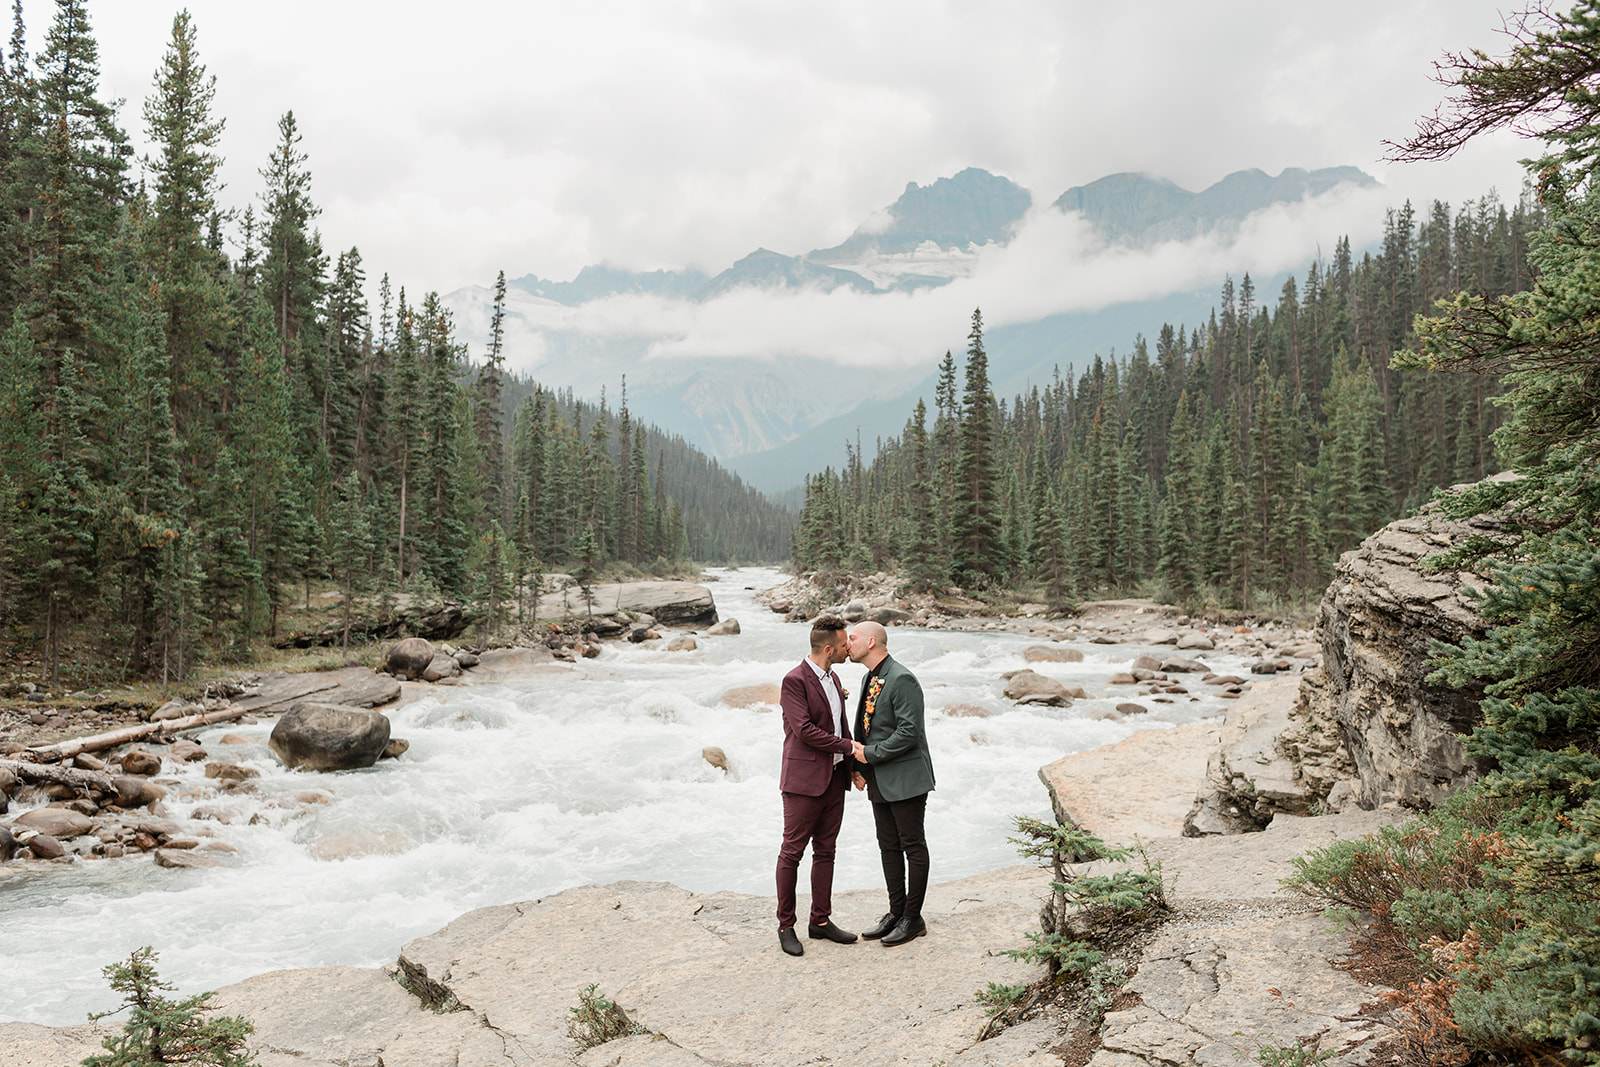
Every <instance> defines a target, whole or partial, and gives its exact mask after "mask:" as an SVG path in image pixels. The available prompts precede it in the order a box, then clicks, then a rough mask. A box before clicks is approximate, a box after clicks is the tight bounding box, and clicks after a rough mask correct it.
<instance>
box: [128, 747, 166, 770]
mask: <svg viewBox="0 0 1600 1067" xmlns="http://www.w3.org/2000/svg"><path fill="white" fill-rule="evenodd" d="M122 773H123V774H141V775H143V774H160V773H161V757H160V756H158V755H156V754H155V753H154V752H146V751H145V750H144V749H142V748H136V749H134V750H133V751H132V752H124V753H123V754H122Z"/></svg>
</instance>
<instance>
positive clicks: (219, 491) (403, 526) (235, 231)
mask: <svg viewBox="0 0 1600 1067" xmlns="http://www.w3.org/2000/svg"><path fill="white" fill-rule="evenodd" d="M0 52H3V54H0V201H3V210H0V450H3V455H4V462H3V463H0V634H3V635H4V636H5V638H6V639H8V640H11V641H17V642H21V643H23V644H33V643H37V645H38V646H39V647H40V648H41V649H42V650H43V653H44V655H43V660H44V663H45V673H46V674H47V675H48V676H50V677H52V678H54V677H55V676H56V675H57V674H58V673H59V666H60V662H61V659H62V649H63V644H64V643H65V642H73V643H74V644H75V647H76V648H77V650H78V651H77V652H76V653H75V654H76V655H82V656H85V657H87V658H90V659H93V660H95V661H97V662H98V663H99V664H100V665H101V666H102V667H109V668H111V669H112V671H113V672H114V673H117V674H121V675H123V676H126V677H140V676H145V677H149V676H156V677H160V678H163V679H167V680H171V679H175V678H182V677H184V676H185V675H186V674H187V673H188V672H189V671H190V669H191V668H192V666H193V665H194V664H195V662H196V661H197V660H198V659H200V658H204V657H206V656H213V657H223V658H227V657H231V656H237V655H243V654H245V652H246V650H248V648H249V646H250V642H251V641H252V640H253V639H255V638H258V637H261V636H263V635H268V634H271V633H272V632H274V631H275V629H276V626H277V620H278V613H279V610H280V608H281V607H282V606H283V605H284V604H285V603H286V602H287V600H288V597H289V595H290V591H291V590H293V589H296V588H305V587H308V586H309V585H310V584H311V583H312V582H314V581H317V582H328V581H333V582H336V583H337V584H338V585H340V586H341V587H342V588H343V589H344V590H345V592H346V593H347V595H348V597H349V598H352V599H353V598H355V597H358V596H380V595H387V594H390V593H393V592H395V591H398V590H401V589H409V590H412V591H417V590H426V591H428V592H430V593H442V594H444V595H448V596H452V597H473V598H475V599H478V600H479V601H480V602H482V603H485V604H493V603H497V602H498V598H500V597H502V596H509V595H510V594H511V592H512V590H511V589H510V587H509V584H508V583H511V582H512V581H514V580H515V577H516V576H522V575H526V574H528V573H530V572H535V573H536V572H538V571H540V570H548V569H551V568H556V567H561V568H568V567H570V568H578V567H580V566H582V567H586V568H589V569H591V570H593V569H595V568H599V567H604V566H605V565H607V564H608V563H612V562H619V561H620V562H627V563H632V564H637V565H642V566H645V567H650V566H654V565H655V562H656V561H657V560H658V559H659V560H661V561H663V562H664V563H670V562H672V561H676V560H682V559H686V558H688V557H689V556H690V555H691V554H692V555H694V556H696V557H698V558H702V559H708V560H723V559H776V558H781V557H783V556H784V555H785V554H786V550H787V536H788V526H789V523H790V519H789V517H788V516H786V515H785V514H784V513H783V512H782V511H781V510H780V509H778V508H776V507H774V506H772V505H770V504H768V503H767V502H766V501H764V500H761V499H760V498H758V497H757V496H756V495H755V494H753V493H752V492H751V491H750V490H749V489H747V488H746V487H744V486H743V485H742V484H741V483H740V482H739V481H738V479H736V478H733V477H732V476H731V475H730V474H728V472H726V471H724V470H722V469H721V468H720V467H718V466H717V465H716V464H715V463H714V462H712V461H710V460H708V459H707V458H706V457H704V456H701V455H699V454H698V453H696V452H694V451H693V449H691V448H689V447H688V446H687V445H685V444H684V443H683V441H682V440H681V439H677V438H672V437H668V436H666V435H663V434H662V433H660V432H659V431H658V430H656V429H655V428H654V427H648V426H640V425H638V424H637V423H634V422H633V421H632V420H631V419H630V418H629V415H628V411H627V406H626V403H622V404H620V405H619V406H618V408H617V410H616V411H614V412H613V411H611V410H608V409H607V408H606V407H605V405H604V404H603V403H602V404H601V405H599V406H598V407H597V406H593V405H585V404H583V403H581V402H578V401H576V400H574V399H573V398H572V397H570V396H566V397H555V396H552V395H551V394H550V393H548V392H545V391H542V390H539V389H538V388H537V386H536V385H535V384H534V383H532V382H530V381H527V380H524V379H520V378H516V377H508V376H507V374H506V372H505V369H504V357H505V353H504V350H503V346H502V337H503V334H502V332H501V330H500V328H499V327H500V324H501V322H502V311H503V298H504V290H505V283H504V277H503V276H502V278H501V279H500V282H499V284H498V286H497V301H496V320H495V329H494V331H493V337H492V340H491V343H490V345H489V348H488V351H487V352H486V353H485V356H484V360H483V362H482V363H481V364H480V365H478V366H472V365H470V364H469V363H468V362H467V360H466V352H465V346H464V345H462V344H461V343H459V341H458V340H457V339H456V337H455V334H454V330H453V325H452V322H451V318H450V315H449V313H448V312H447V311H446V310H445V309H444V307H443V305H442V304H441V302H440V299H439V297H438V295H437V294H435V293H428V294H426V295H424V296H422V297H421V298H420V299H417V298H415V297H414V296H410V295H408V294H407V293H406V291H405V289H404V288H398V287H395V286H392V285H391V283H390V281H389V278H388V276H387V275H384V276H383V278H382V281H381V283H380V285H379V286H378V291H379V293H380V299H379V306H378V307H377V308H375V309H374V308H369V306H368V303H367V299H366V296H365V295H364V294H365V290H366V286H367V273H366V267H365V265H364V263H363V261H362V257H361V254H360V252H359V251H358V250H357V249H355V248H351V249H348V250H345V251H340V252H338V253H336V254H330V253H329V252H328V251H327V250H326V249H325V248H324V244H323V237H322V234H321V233H320V231H319V230H318V229H317V228H316V220H317V216H318V208H317V205H316V202H315V200H314V198H313V196H312V177H311V171H310V169H309V165H308V160H307V157H306V155H305V153H304V152H303V151H302V150H301V147H300V128H299V124H298V121H297V119H296V117H295V115H294V113H293V112H286V113H285V114H284V115H283V116H282V118H281V119H280V120H279V124H278V140H277V145H276V147H275V148H274V150H273V151H272V153H271V155H270V156H269V158H268V159H267V160H266V161H265V165H264V166H263V167H262V169H261V171H260V176H261V187H260V190H259V196H258V198H257V199H256V201H255V202H254V203H251V204H249V205H248V206H246V207H245V208H244V209H243V211H242V212H235V211H232V210H230V209H228V208H226V207H225V206H223V205H222V204H221V203H220V202H219V200H218V190H219V184H218V180H217V174H218V169H219V167H220V165H221V163H222V160H221V157H220V155H219V154H218V151H217V149H218V145H219V143H220V138H221V134H222V132H223V128H224V119H223V117H222V116H221V115H219V114H217V113H216V110H215V107H214V103H215V79H214V77H212V76H211V75H209V74H207V72H206V68H205V66H204V64H203V63H202V62H201V60H200V52H199V47H198V33H197V30H196V27H195V25H194V23H193V22H192V20H191V19H190V17H189V15H188V13H187V12H182V13H180V14H178V15H177V16H176V17H175V18H174V19H173V22H172V32H171V38H170V40H169V42H168V45H167V49H166V53H165V55H164V57H163V58H162V61H161V64H160V66H159V68H158V69H157V70H156V73H155V78H154V84H153V87H152V89H151V92H150V95H149V97H148V99H147V100H146V101H145V103H144V107H143V111H142V118H143V121H144V123H145V127H146V130H147V132H148V137H149V140H150V142H151V143H152V144H153V145H154V146H155V147H154V151H153V155H152V157H151V158H148V159H145V160H143V161H141V166H140V167H139V168H137V173H138V177H137V180H136V177H135V176H136V168H135V166H134V161H133V159H132V148H131V146H130V144H129V141H128V137H127V135H126V133H125V132H124V131H123V129H122V128H121V127H120V126H119V125H118V123H117V116H116V111H115V109H114V108H113V106H112V105H111V104H110V103H108V102H106V101H105V100H103V99H102V97H101V90H100V84H99V64H98V49H97V46H96V42H95V38H94V35H93V33H92V30H91V25H90V21H89V17H88V13H87V7H86V3H85V0H55V4H54V18H53V22H52V24H51V26H50V29H49V32H48V34H47V35H46V37H45V41H44V47H43V50H42V51H41V52H40V54H39V55H38V56H36V57H30V56H28V55H27V54H26V35H25V33H24V26H23V21H22V10H21V5H20V4H18V5H15V11H14V27H13V32H12V35H11V40H10V43H9V46H7V47H5V48H3V49H0ZM230 244H232V245H233V246H235V247H236V248H237V249H238V251H237V254H236V255H230V254H229V253H228V251H226V249H227V248H228V247H229V246H230ZM86 643H87V645H88V646H90V647H88V649H87V651H85V645H86Z"/></svg>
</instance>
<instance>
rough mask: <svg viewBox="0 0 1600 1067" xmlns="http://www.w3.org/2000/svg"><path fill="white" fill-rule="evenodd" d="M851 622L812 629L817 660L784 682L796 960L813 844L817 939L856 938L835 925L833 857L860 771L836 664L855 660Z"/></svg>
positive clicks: (784, 907) (784, 867) (788, 895)
mask: <svg viewBox="0 0 1600 1067" xmlns="http://www.w3.org/2000/svg"><path fill="white" fill-rule="evenodd" d="M847 643H848V641H847V638H846V635H845V621H844V620H843V619H841V618H839V616H837V615H823V616H820V617H818V618H817V619H816V620H814V621H813V622H812V623H811V654H810V655H809V656H807V657H806V658H805V659H803V660H801V661H800V663H799V665H798V666H796V667H795V669H794V670H792V671H790V672H789V673H788V674H786V675H784V678H783V697H782V700H781V702H780V703H781V705H782V707H783V773H782V774H781V775H780V776H779V778H778V788H779V789H780V790H782V792H783V848H782V849H781V850H780V851H779V852H778V944H780V945H782V946H783V951H785V952H787V953H788V954H789V955H791V956H800V955H804V953H805V948H804V947H803V946H802V945H801V944H800V938H799V936H798V935H796V934H795V932H794V924H795V918H796V916H795V882H796V880H797V878H798V872H799V869H800V857H801V855H802V854H804V852H805V850H806V844H807V842H809V843H810V845H811V922H810V926H809V928H808V931H807V932H808V933H809V934H810V936H811V937H813V938H827V939H828V940H829V941H837V942H838V943H839V944H841V945H848V944H850V943H851V942H852V941H854V940H855V939H856V935H855V934H848V933H845V932H844V931H843V930H841V929H839V928H838V927H837V926H835V925H834V924H833V922H832V921H831V919H830V918H829V916H830V915H831V914H832V911H833V856H834V846H835V844H836V843H837V841H838V839H839V825H840V824H841V823H842V822H843V821H844V797H845V792H846V791H847V790H848V789H849V787H850V774H851V772H852V771H853V770H855V761H854V760H853V759H851V755H850V754H851V752H852V751H853V750H854V746H853V745H852V744H851V741H850V730H849V727H848V726H847V724H846V721H845V711H844V706H845V693H844V685H843V683H841V682H840V681H839V676H838V675H837V674H834V673H833V665H834V664H836V663H843V662H844V661H845V660H846V659H848V658H849V651H848V649H847V647H846V646H847Z"/></svg>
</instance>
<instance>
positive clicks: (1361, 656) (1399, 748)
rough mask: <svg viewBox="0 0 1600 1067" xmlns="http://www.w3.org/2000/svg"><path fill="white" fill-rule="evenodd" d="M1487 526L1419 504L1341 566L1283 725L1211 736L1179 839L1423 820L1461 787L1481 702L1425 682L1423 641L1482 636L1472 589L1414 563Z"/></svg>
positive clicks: (1429, 650) (1457, 576) (1462, 579)
mask: <svg viewBox="0 0 1600 1067" xmlns="http://www.w3.org/2000/svg"><path fill="white" fill-rule="evenodd" d="M1497 477H1505V476H1497ZM1499 526H1500V523H1499V520H1498V519H1497V518H1496V517H1494V516H1491V515H1479V516H1475V517H1473V518H1471V519H1467V520H1464V521H1456V520H1453V519H1448V518H1446V517H1445V516H1444V515H1442V514H1441V513H1440V512H1439V510H1438V509H1437V508H1436V507H1434V506H1432V505H1429V506H1427V507H1425V508H1424V509H1423V510H1422V512H1421V513H1420V514H1419V515H1416V516H1415V517H1412V518H1405V519H1399V520H1397V521H1395V522H1392V523H1390V524H1389V525H1388V526H1385V527H1384V528H1383V529H1381V530H1379V531H1378V532H1377V533H1375V534H1373V535H1372V536H1371V537H1369V538H1367V539H1366V540H1365V541H1363V542H1362V543H1361V545H1360V547H1359V548H1357V549H1355V550H1354V551H1351V552H1346V553H1345V554H1344V555H1343V556H1342V557H1340V559H1339V565H1338V567H1337V568H1336V569H1335V572H1334V577H1333V582H1332V583H1331V584H1330V585H1329V586H1328V591H1327V593H1326V594H1324V596H1323V598H1322V604H1321V607H1320V608H1319V610H1318V614H1317V631H1318V636H1319V639H1320V642H1321V646H1322V665H1321V666H1320V667H1317V668H1315V669H1313V670H1311V671H1309V672H1307V673H1306V674H1305V675H1303V676H1302V678H1301V682H1300V689H1299V692H1298V693H1297V694H1296V696H1295V700H1294V706H1293V708H1292V710H1291V711H1290V712H1289V714H1288V715H1287V717H1286V718H1285V717H1280V718H1283V721H1281V722H1274V723H1265V722H1253V721H1252V722H1248V723H1247V722H1240V723H1238V724H1237V728H1236V729H1235V730H1234V731H1233V732H1232V733H1231V734H1230V732H1229V731H1228V730H1227V729H1225V730H1224V737H1223V743H1222V745H1221V746H1220V748H1219V750H1218V753H1217V755H1216V756H1215V757H1214V758H1213V759H1212V764H1211V768H1210V772H1209V773H1208V776H1207V781H1206V784H1205V786H1204V787H1203V788H1202V790H1201V793H1200V796H1199V797H1198V799H1197V800H1196V801H1195V808H1194V811H1193V812H1191V813H1190V816H1189V819H1188V820H1187V822H1186V823H1185V828H1184V832H1185V833H1187V834H1190V835H1192V836H1198V835H1202V834H1213V833H1239V832H1242V831H1248V830H1257V829H1260V828H1261V827H1263V826H1265V825H1266V824H1267V823H1268V822H1270V821H1271V820H1272V817H1273V816H1274V815H1276V814H1279V813H1288V814H1295V815H1303V814H1306V813H1307V812H1309V811H1314V810H1335V811H1337V810H1339V809H1341V808H1344V807H1350V806H1354V805H1359V806H1361V807H1363V808H1375V807H1380V806H1383V805H1386V804H1400V805H1403V806H1406V807H1416V808H1427V807H1431V806H1432V805H1434V804H1436V803H1438V802H1439V801H1441V800H1443V799H1444V798H1445V797H1446V796H1448V795H1449V794H1450V793H1451V792H1452V791H1453V790H1454V789H1455V788H1456V787H1457V786H1458V785H1459V784H1460V783H1461V782H1462V781H1463V780H1464V779H1466V778H1467V777H1469V776H1470V775H1472V774H1473V773H1474V772H1475V768H1474V767H1473V766H1472V765H1471V763H1470V761H1469V760H1468V759H1467V758H1466V756H1465V754H1464V753H1463V751H1462V747H1461V741H1460V735H1461V734H1464V733H1467V732H1470V731H1471V730H1472V728H1473V727H1474V726H1475V725H1476V724H1477V722H1478V720H1479V715H1480V713H1479V709H1478V702H1479V700H1480V698H1481V697H1482V693H1481V691H1480V690H1476V689H1455V688H1451V687H1448V686H1436V685H1430V684H1429V683H1428V682H1427V680H1426V679H1427V676H1428V674H1430V673H1431V672H1432V670H1433V664H1432V661H1433V643H1434V642H1435V641H1442V642H1446V643H1448V644H1457V643H1459V642H1460V641H1462V640H1463V639H1466V638H1469V637H1479V636H1482V634H1483V633H1484V631H1485V629H1486V624H1485V623H1484V621H1483V620H1482V619H1481V618H1480V617H1479V616H1478V614H1477V612H1476V610H1475V608H1474V605H1473V602H1472V601H1471V600H1470V599H1469V598H1468V597H1467V596H1465V595H1464V593H1465V590H1466V589H1467V588H1470V587H1478V586H1481V585H1483V584H1484V582H1485V579H1484V578H1482V577H1480V576H1478V575H1473V574H1468V573H1464V572H1448V571H1447V572H1441V573H1438V574H1431V575H1424V574H1421V573H1419V572H1418V570H1417V564H1418V563H1419V562H1420V561H1421V560H1422V559H1423V558H1424V557H1426V556H1429V555H1432V554H1434V553H1437V552H1441V551H1443V550H1445V549H1448V548H1451V547H1453V546H1455V545H1458V544H1461V543H1462V542H1463V541H1465V540H1466V539H1467V538H1469V537H1483V536H1492V535H1493V534H1494V533H1495V532H1496V531H1497V530H1498V529H1499ZM1230 725H1235V724H1233V721H1232V717H1231V716H1230ZM1269 735H1270V736H1269ZM1230 739H1231V743H1230Z"/></svg>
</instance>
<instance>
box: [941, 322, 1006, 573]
mask: <svg viewBox="0 0 1600 1067" xmlns="http://www.w3.org/2000/svg"><path fill="white" fill-rule="evenodd" d="M993 411H994V396H993V395H992V394H991V393H990V392H989V357H988V355H987V354H986V353H985V352H984V349H983V314H982V312H981V311H979V310H974V311H973V312H972V330H971V332H970V333H969V334H968V335H967V376H966V388H965V390H964V391H963V393H962V399H961V427H960V437H959V439H958V445H957V459H956V474H955V486H956V493H955V496H954V497H953V499H952V500H951V543H952V548H953V552H952V557H953V560H952V562H953V566H954V573H955V578H956V580H957V581H959V582H961V583H962V584H964V585H968V586H983V585H987V584H989V583H991V582H994V581H997V580H999V578H1000V577H1001V574H1002V569H1003V568H1002V554H1003V546H1002V544H1001V539H1000V515H999V508H998V506H997V504H998V496H999V488H1000V487H999V484H998V483H999V477H998V473H997V471H996V469H995V458H994V417H993Z"/></svg>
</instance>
